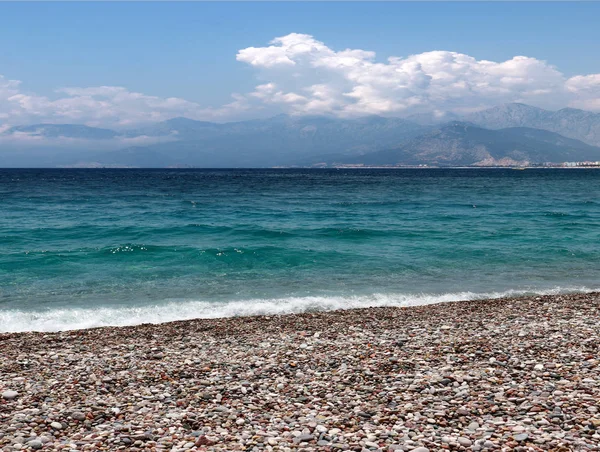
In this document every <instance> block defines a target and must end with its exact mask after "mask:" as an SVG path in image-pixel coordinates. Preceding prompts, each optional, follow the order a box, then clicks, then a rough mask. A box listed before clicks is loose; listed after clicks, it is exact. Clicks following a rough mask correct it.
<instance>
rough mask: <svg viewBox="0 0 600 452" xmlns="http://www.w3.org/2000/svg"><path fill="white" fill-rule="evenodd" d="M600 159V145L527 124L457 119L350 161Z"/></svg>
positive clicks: (442, 163) (456, 162)
mask: <svg viewBox="0 0 600 452" xmlns="http://www.w3.org/2000/svg"><path fill="white" fill-rule="evenodd" d="M583 160H594V161H595V160H600V148H599V147H594V146H590V145H588V144H586V143H583V142H581V141H579V140H574V139H571V138H566V137H563V136H561V135H559V134H557V133H554V132H548V131H546V130H539V129H532V128H526V127H513V128H506V129H501V130H489V129H484V128H481V127H477V126H473V125H471V124H468V123H464V122H452V123H449V124H447V125H444V126H442V127H439V128H436V129H434V130H431V131H429V132H427V133H425V134H423V135H421V136H418V137H416V138H413V139H411V140H409V141H408V142H407V143H405V144H403V145H402V146H399V147H396V148H391V149H388V150H383V151H378V152H373V153H370V154H367V155H363V156H360V157H354V158H349V159H346V161H345V162H346V163H360V164H365V165H397V164H404V165H420V164H428V165H437V166H467V165H477V166H496V165H501V166H503V165H527V164H530V163H544V162H556V163H559V162H565V161H583Z"/></svg>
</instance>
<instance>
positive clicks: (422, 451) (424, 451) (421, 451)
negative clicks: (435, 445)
mask: <svg viewBox="0 0 600 452" xmlns="http://www.w3.org/2000/svg"><path fill="white" fill-rule="evenodd" d="M411 452H429V449H427V448H426V447H417V448H416V449H411Z"/></svg>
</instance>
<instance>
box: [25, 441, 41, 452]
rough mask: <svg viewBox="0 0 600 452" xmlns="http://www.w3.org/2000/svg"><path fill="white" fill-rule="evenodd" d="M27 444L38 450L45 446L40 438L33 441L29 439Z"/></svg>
mask: <svg viewBox="0 0 600 452" xmlns="http://www.w3.org/2000/svg"><path fill="white" fill-rule="evenodd" d="M27 445H28V446H29V447H31V448H32V449H36V450H37V449H41V448H42V447H44V444H43V443H42V442H41V441H40V440H38V439H34V440H33V441H29V442H28V443H27Z"/></svg>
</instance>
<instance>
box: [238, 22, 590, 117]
mask: <svg viewBox="0 0 600 452" xmlns="http://www.w3.org/2000/svg"><path fill="white" fill-rule="evenodd" d="M237 59H238V61H241V62H244V63H248V64H250V65H251V66H252V67H254V68H256V69H257V70H258V71H259V73H258V76H259V78H260V79H261V80H264V81H265V82H264V83H263V84H261V85H259V86H258V87H257V89H256V91H255V92H254V93H251V94H250V96H251V97H254V98H257V99H260V100H261V101H262V102H264V103H267V104H279V105H280V106H281V108H282V109H284V110H285V111H288V112H290V113H296V114H305V113H327V114H334V115H338V116H357V115H365V114H384V115H385V114H387V115H408V114H413V113H430V112H438V111H451V112H454V113H463V112H468V111H473V110H478V109H482V108H486V107H490V106H493V105H497V104H500V103H507V102H524V103H529V104H533V105H537V106H541V107H546V108H550V109H553V108H562V107H565V106H569V105H570V106H576V105H581V106H583V105H585V106H587V108H593V109H599V110H600V105H599V100H598V99H600V89H599V86H600V74H594V75H587V76H578V77H573V78H571V79H567V78H566V77H565V76H564V74H562V73H561V72H560V71H559V70H558V69H557V68H555V67H554V66H552V65H550V64H548V63H547V62H545V61H542V60H537V59H535V58H530V57H525V56H515V57H514V58H512V59H510V60H507V61H503V62H494V61H487V60H477V59H475V58H473V57H471V56H469V55H465V54H461V53H457V52H449V51H432V52H425V53H421V54H417V55H410V56H408V57H405V58H402V57H391V58H388V60H387V61H385V62H378V61H376V55H375V53H373V52H369V51H365V50H360V49H346V50H342V51H335V50H333V49H331V48H329V47H328V46H326V45H325V44H324V43H323V42H320V41H317V40H316V39H315V38H313V37H312V36H310V35H304V34H297V33H292V34H290V35H287V36H283V37H280V38H276V39H274V40H273V41H272V42H271V43H270V45H269V46H267V47H249V48H246V49H242V50H240V51H239V53H238V55H237ZM266 88H268V89H266Z"/></svg>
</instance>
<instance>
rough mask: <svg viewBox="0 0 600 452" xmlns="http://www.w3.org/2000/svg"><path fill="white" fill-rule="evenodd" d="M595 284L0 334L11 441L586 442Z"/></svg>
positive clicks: (214, 445)
mask: <svg viewBox="0 0 600 452" xmlns="http://www.w3.org/2000/svg"><path fill="white" fill-rule="evenodd" d="M599 345H600V294H599V293H590V294H569V295H556V296H535V297H521V298H510V299H493V300H482V301H465V302H453V303H442V304H436V305H428V306H418V307H410V308H367V309H358V310H346V311H333V312H322V313H314V314H295V315H280V316H257V317H237V318H224V319H214V320H189V321H180V322H173V323H165V324H159V325H148V324H146V325H140V326H135V327H121V328H114V327H105V328H96V329H90V330H80V331H68V332H61V333H13V334H0V356H2V359H1V360H0V392H1V393H2V397H1V398H0V447H1V448H3V450H4V451H9V450H23V449H27V450H32V449H41V450H61V449H62V450H70V449H77V450H131V451H136V450H220V451H234V450H273V451H287V450H304V451H310V450H322V451H345V450H349V451H362V450H381V451H392V450H407V451H408V450H413V451H416V452H425V451H426V450H429V451H435V450H441V449H447V450H501V449H502V450H523V451H525V450H552V451H559V450H561V451H562V450H564V451H567V450H578V451H588V450H589V451H592V450H599V447H598V444H600V433H599V432H600V430H597V429H600V413H599V412H598V409H599V407H598V406H597V404H598V400H600V359H599V356H598V347H599Z"/></svg>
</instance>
